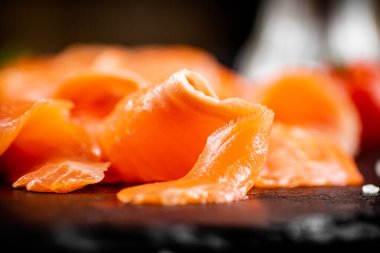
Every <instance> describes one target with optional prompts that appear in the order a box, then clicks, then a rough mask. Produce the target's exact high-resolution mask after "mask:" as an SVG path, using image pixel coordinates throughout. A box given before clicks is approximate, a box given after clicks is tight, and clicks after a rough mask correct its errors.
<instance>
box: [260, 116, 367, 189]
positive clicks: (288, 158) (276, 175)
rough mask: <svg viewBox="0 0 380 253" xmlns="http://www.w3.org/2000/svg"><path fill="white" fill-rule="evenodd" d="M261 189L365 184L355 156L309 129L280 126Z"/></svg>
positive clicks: (276, 128)
mask: <svg viewBox="0 0 380 253" xmlns="http://www.w3.org/2000/svg"><path fill="white" fill-rule="evenodd" d="M269 143H270V144H269V151H268V156H267V159H266V162H265V165H264V167H263V170H262V171H261V173H260V175H259V177H258V178H257V180H256V182H255V187H258V188H278V187H286V188H290V187H299V186H346V185H359V184H361V183H363V176H362V175H361V174H360V172H359V171H358V169H357V167H356V164H355V162H354V161H353V159H352V157H351V156H349V155H347V154H346V153H345V152H344V151H343V150H342V149H341V148H340V147H339V146H338V145H337V144H336V143H334V142H332V141H331V140H328V139H323V138H321V137H320V136H318V135H315V134H313V133H311V132H310V131H308V130H307V129H304V128H301V127H295V126H287V125H283V124H279V123H276V124H274V126H273V129H272V134H271V138H270V142H269Z"/></svg>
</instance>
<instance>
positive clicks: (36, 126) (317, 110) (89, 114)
mask: <svg viewBox="0 0 380 253" xmlns="http://www.w3.org/2000/svg"><path fill="white" fill-rule="evenodd" d="M0 101H1V102H0V173H1V175H2V176H3V177H4V178H5V179H6V180H8V181H9V182H10V183H13V186H14V187H25V188H26V189H27V190H29V191H36V192H56V193H66V192H70V191H74V190H77V189H80V188H83V187H85V186H86V185H89V184H95V183H115V182H118V183H126V184H134V185H136V184H138V185H137V186H131V187H126V188H125V189H123V190H121V191H120V192H119V193H118V194H117V197H118V199H119V200H120V201H122V202H124V203H131V204H159V205H185V204H199V203H225V202H231V201H236V200H241V199H244V198H245V197H246V196H247V193H248V191H249V190H250V189H251V188H253V187H265V188H268V187H269V188H273V187H296V186H324V185H340V186H344V185H355V184H360V183H361V182H362V180H363V178H362V176H361V175H360V173H359V171H358V169H357V167H356V165H355V163H354V161H353V157H354V155H355V154H356V152H357V151H358V143H359V136H360V123H359V120H358V116H357V113H356V111H355V108H354V107H353V106H352V102H351V101H350V100H349V98H348V97H347V96H346V94H345V93H344V92H343V91H341V90H339V89H338V88H337V86H336V85H335V84H334V82H333V81H332V80H330V79H329V78H328V77H327V76H324V75H323V74H322V73H319V72H313V71H308V70H302V71H298V72H293V73H288V74H286V75H282V76H281V77H280V78H279V79H276V80H274V81H272V82H271V83H268V84H267V85H264V86H261V87H260V88H259V89H257V88H252V86H251V85H250V84H249V81H247V80H245V79H244V78H243V77H241V76H239V75H238V74H236V73H234V72H233V71H232V70H229V69H227V68H226V67H224V66H222V65H221V64H219V63H218V62H217V60H216V59H215V58H213V57H212V56H210V55H209V54H207V53H206V52H203V51H201V50H198V49H194V48H191V47H187V46H170V47H168V46H167V47H163V46H161V47H160V46H156V47H138V48H126V47H121V46H104V45H76V46H72V47H70V48H68V49H66V50H65V51H63V52H61V53H59V54H57V55H52V56H37V57H28V58H26V57H25V58H22V59H18V60H16V61H14V62H12V63H9V64H8V65H6V66H4V67H3V68H2V69H1V71H0ZM273 122H274V123H273Z"/></svg>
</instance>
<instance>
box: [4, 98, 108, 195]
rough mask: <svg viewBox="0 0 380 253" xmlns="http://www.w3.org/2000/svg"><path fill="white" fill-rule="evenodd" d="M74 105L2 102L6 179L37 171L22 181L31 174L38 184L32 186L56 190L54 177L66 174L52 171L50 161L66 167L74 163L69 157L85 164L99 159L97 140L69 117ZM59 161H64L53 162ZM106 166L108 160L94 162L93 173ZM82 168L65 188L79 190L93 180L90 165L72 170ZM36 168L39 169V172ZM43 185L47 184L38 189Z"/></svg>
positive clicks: (41, 102) (45, 101) (46, 100)
mask: <svg viewBox="0 0 380 253" xmlns="http://www.w3.org/2000/svg"><path fill="white" fill-rule="evenodd" d="M71 107H72V103H70V102H68V101H59V100H48V99H42V100H39V101H37V102H21V101H7V102H2V103H1V106H0V119H1V121H0V122H1V123H0V137H1V138H0V147H1V149H0V165H1V168H2V169H3V170H4V171H3V172H4V174H5V177H6V179H8V180H9V181H15V180H16V179H18V178H20V177H21V176H24V175H26V174H28V173H30V172H35V173H34V174H31V175H26V176H25V177H24V178H23V179H22V180H21V182H25V180H27V179H30V178H31V176H32V177H33V178H34V180H35V181H36V180H37V179H36V177H37V176H38V177H39V184H37V185H34V186H33V187H30V189H32V190H34V191H47V189H49V190H50V191H53V192H54V191H55V190H57V185H56V183H54V182H55V181H54V179H57V180H58V181H59V180H61V179H59V178H60V177H61V176H63V174H62V175H60V174H59V173H58V171H56V172H54V173H51V172H53V169H52V168H50V169H48V167H49V166H50V165H48V164H49V163H56V165H58V164H61V165H62V166H63V165H64V167H67V166H66V165H67V164H69V165H70V164H71V165H72V163H67V162H65V161H66V160H69V161H71V160H74V161H79V162H82V163H85V162H98V161H99V157H100V150H99V147H98V146H97V144H96V142H95V141H94V140H93V139H92V138H91V136H90V135H88V134H87V132H86V131H85V130H84V129H83V128H82V127H80V126H78V125H76V124H74V123H73V122H71V120H70V118H69V110H70V108H71ZM58 160H59V161H61V162H54V161H58ZM61 165H60V166H61ZM76 165H78V163H77V164H76ZM62 166H61V167H62ZM107 166H109V165H108V164H107V163H106V164H100V163H99V164H94V165H92V166H91V168H93V169H94V171H93V175H99V173H101V172H103V171H104V168H105V167H107ZM50 167H51V166H50ZM58 167H59V166H58ZM81 168H82V169H83V173H82V174H80V173H77V174H75V173H74V174H73V173H71V174H70V175H72V177H71V179H70V180H69V182H71V183H72V185H71V186H68V185H66V186H64V187H63V188H64V189H70V187H71V188H72V189H78V188H81V187H83V186H85V185H87V184H89V183H90V182H91V180H90V179H89V176H91V175H89V173H88V171H89V169H88V167H86V166H76V167H75V169H74V168H70V171H77V172H79V171H80V170H81ZM38 169H41V170H38ZM37 170H38V172H36V171H37ZM59 171H62V170H59ZM75 175H78V176H77V177H76V176H75ZM85 175H87V176H86V178H87V180H82V179H83V178H84V176H85ZM47 180H48V181H47ZM98 181H99V176H96V177H93V180H92V182H93V183H96V182H98ZM42 184H44V186H43V187H42V188H38V187H39V185H42ZM22 185H24V183H22V184H20V183H17V184H15V186H22ZM49 185H50V188H49ZM58 191H59V190H58Z"/></svg>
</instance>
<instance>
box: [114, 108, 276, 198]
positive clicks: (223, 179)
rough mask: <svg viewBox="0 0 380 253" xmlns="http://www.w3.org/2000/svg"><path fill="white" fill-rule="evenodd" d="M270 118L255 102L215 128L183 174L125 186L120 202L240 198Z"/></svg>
mask: <svg viewBox="0 0 380 253" xmlns="http://www.w3.org/2000/svg"><path fill="white" fill-rule="evenodd" d="M272 121H273V113H272V112H271V111H270V110H269V109H267V108H266V107H264V106H257V107H256V108H255V111H254V112H252V113H251V114H249V115H247V116H243V117H240V118H238V119H237V120H233V121H230V122H229V123H227V124H225V125H224V126H223V127H221V128H219V129H218V130H216V131H215V132H214V133H213V134H212V135H211V136H210V137H209V138H208V140H207V143H206V145H205V147H204V149H203V151H202V153H201V154H200V156H199V158H198V160H197V162H196V163H195V165H194V167H193V168H192V169H191V170H190V171H189V173H187V174H186V175H185V176H184V177H182V178H180V179H177V180H173V181H168V182H162V183H153V184H146V185H141V186H135V187H130V188H125V189H123V190H121V191H120V192H119V193H118V194H117V197H118V199H119V200H120V201H122V202H124V203H132V204H160V205H185V204H200V203H202V204H204V203H225V202H231V201H236V200H240V199H243V198H245V197H246V194H247V192H248V191H249V190H250V189H251V187H252V186H253V185H254V183H255V179H256V178H257V176H258V174H259V172H260V169H261V167H262V165H263V163H264V160H265V156H266V154H267V149H268V139H269V136H270V132H271V126H272Z"/></svg>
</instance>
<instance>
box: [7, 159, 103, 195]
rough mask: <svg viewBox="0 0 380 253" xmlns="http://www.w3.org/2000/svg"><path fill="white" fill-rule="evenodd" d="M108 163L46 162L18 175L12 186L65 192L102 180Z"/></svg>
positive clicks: (37, 190)
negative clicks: (20, 175)
mask: <svg viewBox="0 0 380 253" xmlns="http://www.w3.org/2000/svg"><path fill="white" fill-rule="evenodd" d="M108 166H109V163H92V162H88V161H87V162H79V161H72V160H61V161H54V162H48V163H46V164H44V165H43V166H41V167H40V168H39V169H37V170H35V171H32V172H30V173H28V174H25V175H24V176H22V177H20V178H19V179H18V180H17V181H16V182H14V183H13V187H14V188H18V187H26V189H27V190H28V191H35V192H55V193H67V192H71V191H75V190H78V189H81V188H83V187H84V186H86V185H89V184H95V183H98V182H100V181H102V180H103V178H104V172H105V171H106V170H107V168H108Z"/></svg>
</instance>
